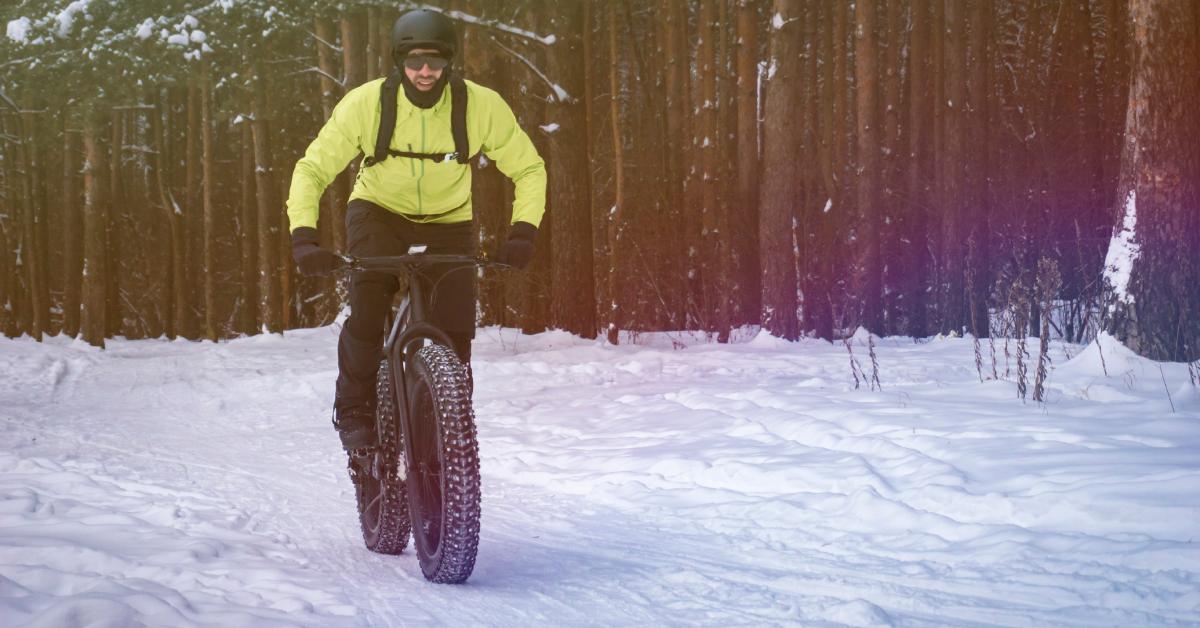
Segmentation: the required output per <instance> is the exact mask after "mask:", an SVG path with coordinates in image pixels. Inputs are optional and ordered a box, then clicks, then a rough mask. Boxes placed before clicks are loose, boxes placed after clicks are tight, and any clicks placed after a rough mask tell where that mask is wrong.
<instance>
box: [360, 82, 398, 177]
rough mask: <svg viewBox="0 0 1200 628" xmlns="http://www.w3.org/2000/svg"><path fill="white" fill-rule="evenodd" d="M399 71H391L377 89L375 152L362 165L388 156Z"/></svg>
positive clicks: (394, 123)
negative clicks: (377, 116) (377, 113)
mask: <svg viewBox="0 0 1200 628" xmlns="http://www.w3.org/2000/svg"><path fill="white" fill-rule="evenodd" d="M399 90H400V73H399V72H393V73H391V74H390V75H389V76H388V77H387V78H386V79H385V80H384V81H383V86H382V87H381V88H380V89H379V134H378V135H376V136H375V154H374V155H368V156H367V158H366V159H365V160H363V165H365V166H371V165H373V164H376V163H379V162H381V161H383V160H384V159H387V158H388V149H389V148H390V147H391V144H392V133H394V132H395V131H396V99H397V98H398V97H399V95H398V92H399Z"/></svg>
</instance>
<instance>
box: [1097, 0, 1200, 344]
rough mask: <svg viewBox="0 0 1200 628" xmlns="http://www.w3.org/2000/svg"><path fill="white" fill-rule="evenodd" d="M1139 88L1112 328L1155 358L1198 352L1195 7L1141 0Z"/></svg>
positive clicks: (1132, 93) (1132, 103)
mask: <svg viewBox="0 0 1200 628" xmlns="http://www.w3.org/2000/svg"><path fill="white" fill-rule="evenodd" d="M1130 8H1131V11H1130V13H1131V23H1132V25H1133V29H1132V32H1133V50H1134V55H1133V63H1132V85H1131V87H1130V90H1129V102H1128V109H1127V113H1126V118H1125V147H1124V152H1123V154H1122V158H1121V185H1120V188H1119V195H1118V198H1117V203H1116V212H1115V214H1116V220H1115V223H1116V226H1115V228H1114V235H1113V241H1112V244H1111V245H1110V247H1109V250H1108V257H1107V260H1106V261H1105V279H1106V281H1107V283H1108V285H1109V286H1110V288H1111V289H1112V292H1113V300H1112V305H1111V307H1110V311H1111V313H1112V321H1111V323H1110V326H1109V328H1110V331H1111V332H1112V333H1113V334H1114V335H1116V337H1117V338H1119V339H1120V340H1121V341H1122V342H1124V343H1125V344H1126V345H1127V346H1128V347H1129V348H1130V349H1132V350H1134V351H1136V352H1137V353H1138V354H1140V355H1143V356H1146V357H1148V358H1151V359H1154V360H1170V361H1192V360H1196V359H1197V358H1200V318H1197V316H1196V313H1197V312H1200V260H1198V259H1197V255H1196V252H1197V251H1200V218H1198V216H1197V214H1198V212H1197V209H1196V208H1197V207H1200V143H1198V142H1197V141H1196V138H1197V137H1200V117H1198V116H1196V114H1195V113H1194V112H1193V111H1192V108H1193V105H1194V104H1195V99H1196V95H1197V94H1200V45H1198V44H1197V39H1196V37H1195V34H1196V29H1197V27H1198V25H1197V20H1200V16H1198V15H1197V13H1198V11H1197V7H1196V6H1195V5H1194V4H1193V3H1188V2H1175V1H1174V0H1133V1H1132V3H1131V5H1130Z"/></svg>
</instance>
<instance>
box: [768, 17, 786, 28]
mask: <svg viewBox="0 0 1200 628" xmlns="http://www.w3.org/2000/svg"><path fill="white" fill-rule="evenodd" d="M784 23H785V22H784V21H783V16H782V15H780V14H779V13H776V14H775V15H773V16H771V28H772V29H774V30H779V29H781V28H783V25H784Z"/></svg>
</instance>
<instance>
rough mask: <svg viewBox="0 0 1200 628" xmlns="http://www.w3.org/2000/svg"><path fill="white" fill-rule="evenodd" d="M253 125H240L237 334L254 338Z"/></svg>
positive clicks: (255, 227)
mask: <svg viewBox="0 0 1200 628" xmlns="http://www.w3.org/2000/svg"><path fill="white" fill-rule="evenodd" d="M252 124H253V123H252V122H250V121H244V122H242V125H241V126H242V129H241V134H242V142H241V149H242V155H241V159H242V161H241V167H242V173H241V183H242V203H241V205H242V207H241V215H240V218H241V220H240V222H241V229H240V234H241V250H242V266H241V278H242V281H241V283H242V308H241V316H240V323H239V326H240V327H241V329H240V331H242V332H244V333H247V334H253V333H255V332H257V331H258V305H257V304H258V281H257V269H258V213H257V211H256V208H257V202H258V201H257V197H256V188H255V185H254V183H255V180H254V178H255V172H254V131H253V130H252V129H251V125H252Z"/></svg>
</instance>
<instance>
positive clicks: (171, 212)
mask: <svg viewBox="0 0 1200 628" xmlns="http://www.w3.org/2000/svg"><path fill="white" fill-rule="evenodd" d="M170 116H171V105H170V98H169V97H168V96H160V98H159V111H156V112H155V115H154V116H153V118H152V123H151V124H152V130H151V135H153V136H154V141H155V143H156V145H157V148H158V150H157V154H156V155H155V168H154V174H155V179H156V182H157V185H158V197H159V204H160V205H161V206H162V212H163V213H162V222H163V225H165V227H166V229H165V231H166V233H165V234H164V235H165V236H166V237H165V238H163V243H162V259H163V265H164V273H163V275H164V277H165V280H166V281H165V284H166V289H165V290H164V291H163V294H164V301H165V302H164V304H163V311H164V312H165V313H166V314H165V316H164V318H165V319H166V320H165V323H166V325H165V327H166V334H167V337H168V338H171V339H172V340H174V339H175V338H176V337H177V336H178V335H179V334H180V333H182V332H181V330H180V323H179V321H181V320H183V317H184V315H185V308H186V301H187V295H186V291H187V276H186V274H185V271H184V267H183V266H184V258H183V255H184V246H185V245H184V239H183V238H184V234H183V216H182V215H181V213H180V211H179V204H178V203H177V202H176V200H175V196H174V194H172V193H171V189H170V187H169V186H168V185H167V175H168V173H169V172H170V170H169V166H168V164H169V163H171V162H170V160H168V159H167V150H168V147H169V143H168V142H167V138H166V132H165V129H164V128H163V127H164V124H163V120H164V119H167V120H169V119H170Z"/></svg>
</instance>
